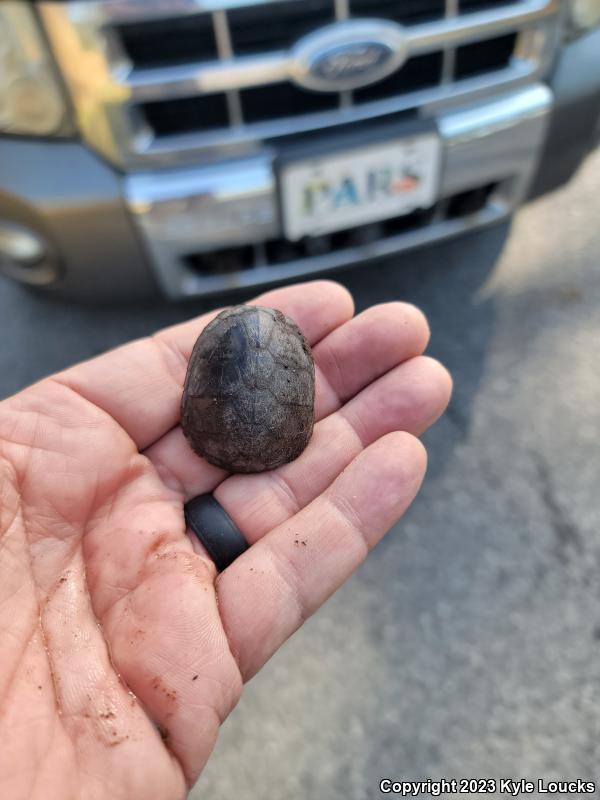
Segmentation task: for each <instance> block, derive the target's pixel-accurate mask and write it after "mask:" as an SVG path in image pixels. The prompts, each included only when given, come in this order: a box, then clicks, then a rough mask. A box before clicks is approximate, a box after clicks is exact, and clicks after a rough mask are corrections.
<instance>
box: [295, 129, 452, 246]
mask: <svg viewBox="0 0 600 800" xmlns="http://www.w3.org/2000/svg"><path fill="white" fill-rule="evenodd" d="M440 160H441V143H440V140H439V138H438V137H437V136H436V135H435V134H433V133H431V134H421V135H420V136H414V137H411V138H403V139H398V140H395V141H387V142H385V143H384V144H378V145H370V146H367V147H361V148H357V149H354V150H347V151H344V152H341V153H335V154H333V155H329V156H321V157H318V158H312V159H309V160H305V161H297V162H292V163H290V164H286V165H284V166H283V168H282V170H281V173H280V175H281V178H280V179H281V195H282V200H283V222H284V232H285V236H286V237H287V238H288V239H289V240H291V241H298V239H302V238H303V237H305V236H318V235H320V234H324V233H332V232H333V231H339V230H344V229H345V228H353V227H356V226H357V225H365V224H367V223H369V222H377V221H378V220H384V219H390V218H391V217H398V216H401V215H404V214H410V213H411V212H412V211H415V210H417V209H419V208H428V207H430V206H432V205H433V204H434V203H435V201H436V199H437V191H438V181H439V173H440Z"/></svg>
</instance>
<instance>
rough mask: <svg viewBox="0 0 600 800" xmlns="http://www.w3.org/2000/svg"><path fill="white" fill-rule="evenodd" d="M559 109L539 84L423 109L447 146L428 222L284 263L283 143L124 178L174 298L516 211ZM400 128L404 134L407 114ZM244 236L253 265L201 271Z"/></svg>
mask: <svg viewBox="0 0 600 800" xmlns="http://www.w3.org/2000/svg"><path fill="white" fill-rule="evenodd" d="M552 108H553V95H552V92H551V90H550V89H549V88H548V87H547V86H546V85H544V84H541V83H539V84H535V85H532V86H529V87H527V88H523V89H519V90H513V91H512V92H510V93H508V94H505V95H502V96H499V97H495V98H494V99H492V100H488V101H487V102H485V101H482V100H479V101H478V102H476V103H473V104H472V105H469V106H464V107H460V108H458V109H457V108H453V109H452V110H451V111H443V110H442V111H439V110H438V111H437V113H436V109H427V108H424V109H422V116H423V117H426V118H429V119H430V120H433V121H434V123H435V125H436V127H437V130H438V131H439V136H440V138H441V140H442V142H443V152H444V156H443V169H442V175H441V179H440V187H439V195H438V197H439V202H438V204H437V205H436V207H435V209H434V210H433V211H432V214H431V216H430V218H429V219H428V220H427V224H425V225H419V226H418V228H415V229H414V230H406V231H404V232H402V233H398V234H396V235H390V236H384V237H381V238H375V239H374V240H369V241H365V242H363V243H361V244H355V245H353V246H351V247H342V248H331V249H330V250H329V251H328V252H322V253H321V254H319V255H312V256H309V257H303V258H295V259H292V260H290V261H287V262H285V263H281V262H277V263H276V264H273V263H269V260H268V257H267V256H266V255H265V247H264V245H265V243H266V242H269V241H271V240H277V239H279V238H280V237H281V236H282V230H281V219H280V214H279V202H278V186H277V180H276V173H275V168H274V163H275V159H276V157H277V152H276V151H275V150H274V149H269V148H265V149H262V150H261V151H260V152H257V153H256V154H255V155H252V156H250V157H245V158H241V159H232V160H229V161H222V162H219V163H213V164H210V165H207V166H202V167H193V168H190V167H186V168H183V169H172V170H160V171H153V172H148V173H137V174H131V175H129V176H126V177H125V178H124V194H125V198H126V203H127V205H128V208H129V210H130V211H131V213H132V215H133V217H134V220H135V222H136V225H137V228H138V230H139V232H140V234H141V237H142V239H143V242H144V245H145V249H146V251H147V252H148V254H149V255H150V258H151V262H152V265H153V267H154V270H155V273H156V277H157V279H158V282H159V284H160V285H161V287H162V288H163V290H164V291H165V292H166V294H167V295H168V296H169V297H171V298H173V299H181V298H185V297H193V296H197V295H207V294H211V293H216V292H221V291H224V290H227V289H232V288H240V287H250V286H258V285H261V284H267V283H272V282H275V281H283V280H289V279H294V278H300V277H303V276H307V275H311V274H313V273H317V272H322V271H327V270H333V269H337V268H341V267H344V266H348V265H351V264H356V263H359V262H362V261H365V260H368V259H372V258H378V257H381V256H388V255H391V254H393V253H397V252H401V251H405V250H408V249H410V248H413V247H416V246H418V245H421V244H425V243H428V242H434V241H439V240H441V239H445V238H448V237H450V236H453V235H455V234H458V233H461V232H463V231H467V230H471V229H474V228H478V227H481V226H483V225H486V224H489V223H491V222H494V221H497V220H500V219H502V218H503V217H506V216H507V215H509V214H510V213H511V212H512V211H513V210H514V209H515V208H516V207H517V206H518V205H519V204H520V203H521V202H522V201H523V199H524V198H525V197H526V195H527V192H528V189H529V186H530V184H531V181H532V178H533V175H534V173H535V170H536V168H537V165H538V162H539V158H540V154H541V153H542V151H543V145H544V141H545V137H546V132H547V128H548V122H549V120H550V117H551V113H552ZM394 135H395V136H399V135H402V122H400V123H398V129H397V132H395V133H394ZM482 187H490V192H489V195H488V196H487V199H486V202H485V203H484V204H483V205H482V207H480V208H478V209H477V210H476V211H473V212H467V213H465V214H461V215H456V214H450V213H448V210H449V207H450V206H451V202H452V200H451V199H452V198H455V197H457V196H458V195H460V194H461V193H464V192H467V191H471V190H479V189H481V188H482ZM236 245H239V246H247V245H249V246H253V247H254V249H255V251H256V261H255V264H254V266H253V267H252V268H251V269H244V270H240V271H236V272H232V273H226V274H201V273H199V272H198V271H197V270H196V269H195V268H194V267H193V262H192V261H191V260H190V257H191V256H198V255H199V254H200V255H201V254H202V253H208V252H211V251H215V250H217V251H218V250H222V249H226V248H232V247H235V246H236Z"/></svg>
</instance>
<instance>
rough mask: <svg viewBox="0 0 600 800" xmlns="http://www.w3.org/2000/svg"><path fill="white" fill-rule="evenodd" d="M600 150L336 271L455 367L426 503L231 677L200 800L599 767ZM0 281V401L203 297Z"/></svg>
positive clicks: (569, 774)
mask: <svg viewBox="0 0 600 800" xmlns="http://www.w3.org/2000/svg"><path fill="white" fill-rule="evenodd" d="M599 220H600V153H599V154H598V155H596V156H594V157H593V158H591V159H590V160H589V161H588V163H587V165H586V166H585V168H584V169H583V171H582V172H581V173H580V174H579V176H578V177H577V178H576V180H575V181H574V182H572V183H571V184H570V185H569V186H568V187H567V188H565V189H563V190H561V191H560V192H558V193H556V194H554V195H551V196H549V197H546V198H542V199H541V200H539V201H537V202H536V203H534V204H532V205H530V206H528V207H527V208H525V209H524V210H522V211H521V212H520V213H519V215H518V216H517V218H516V219H515V220H514V222H513V223H512V225H511V226H509V225H501V226H496V227H494V228H491V229H489V230H486V231H482V232H479V233H477V234H473V235H470V236H468V237H465V238H463V239H461V240H456V241H453V242H451V243H448V244H444V245H440V246H437V247H434V248H430V249H428V250H425V251H420V252H417V253H413V254H409V255H407V256H405V257H403V258H401V259H396V260H395V261H393V262H386V263H381V264H377V265H371V266H367V267H365V268H363V269H360V270H354V271H352V272H346V273H342V274H341V275H339V276H338V277H339V279H340V280H341V281H342V282H343V283H344V284H345V285H347V286H348V287H349V288H350V289H351V290H352V292H353V293H354V295H355V297H356V300H357V304H358V306H359V308H365V307H367V306H369V305H372V304H374V303H379V302H383V301H387V300H392V299H404V300H409V301H411V302H414V303H417V304H418V305H420V306H421V307H422V308H423V309H424V310H425V311H426V312H427V314H428V316H429V319H430V322H431V327H432V332H433V337H432V343H431V350H430V351H431V353H432V354H433V355H435V356H437V357H438V358H440V359H441V360H442V361H443V362H444V363H445V364H446V365H447V366H448V367H449V369H450V370H451V372H452V373H453V376H454V379H455V384H456V391H455V395H454V399H453V401H452V405H451V408H450V411H449V413H448V414H447V415H446V416H445V417H444V418H443V420H442V421H441V422H439V423H438V424H437V425H436V427H435V428H434V429H433V430H432V431H431V432H430V433H429V434H428V435H427V436H426V444H427V446H428V449H429V453H430V471H429V476H428V478H427V481H426V483H425V486H424V489H423V492H422V494H421V495H420V498H419V499H418V501H417V502H416V503H415V505H414V507H413V509H412V510H411V511H410V512H409V514H408V515H407V517H406V518H405V519H404V520H403V522H402V523H401V524H400V525H399V526H398V527H397V529H396V530H394V531H393V532H392V533H391V534H390V535H389V536H388V537H387V539H386V540H385V541H384V542H383V543H382V544H381V545H380V546H379V547H378V548H377V549H376V550H375V552H374V553H373V554H372V555H371V557H370V559H369V560H368V562H367V563H366V564H365V565H364V566H363V567H362V568H361V569H360V570H359V572H358V573H357V574H356V575H355V576H354V578H352V580H350V581H349V582H348V584H347V585H346V586H345V587H344V588H343V589H342V590H341V591H340V592H339V593H338V594H337V595H336V596H335V597H334V598H333V599H332V600H331V601H330V602H329V603H328V604H327V606H326V607H325V608H324V609H323V610H322V611H321V612H320V613H319V614H317V615H316V616H315V617H314V618H313V619H312V620H310V621H309V622H308V623H307V624H306V626H305V627H304V629H303V630H302V631H301V632H300V633H299V634H298V635H296V636H295V637H294V638H293V640H291V641H290V642H289V643H288V644H287V645H286V646H285V647H284V648H283V649H282V650H281V651H280V653H279V654H278V655H277V656H276V657H275V658H274V659H273V660H272V662H271V663H270V664H269V665H268V666H267V667H266V668H265V669H264V670H263V672H262V673H261V674H260V676H258V677H257V678H256V679H254V680H253V681H252V682H251V684H250V685H249V686H248V687H247V689H246V692H245V695H244V697H243V699H242V702H241V703H240V705H239V707H238V708H237V709H236V711H235V712H234V713H233V715H232V716H231V718H230V719H229V721H228V722H227V723H226V724H225V726H224V728H223V731H222V736H221V738H220V741H219V743H218V745H217V748H216V751H215V753H214V756H213V758H212V760H211V762H210V764H209V766H208V768H207V770H206V771H205V773H204V775H203V777H202V778H201V780H200V782H199V784H198V786H197V788H196V790H195V791H194V793H193V797H194V798H198V800H199V799H200V798H208V797H210V798H211V800H233V799H234V798H236V800H238V799H239V800H264V799H265V798H277V800H312V798H314V799H315V800H342V799H343V800H369V799H370V798H377V797H380V796H381V795H380V794H379V790H378V785H379V781H380V779H381V778H385V777H389V778H392V779H398V780H400V779H405V780H407V779H411V780H417V779H426V778H432V779H438V778H442V777H445V778H465V777H474V778H484V777H490V778H491V777H496V778H500V777H504V778H507V777H511V778H533V779H535V778H544V779H546V780H554V779H566V778H583V779H587V780H599V779H600V774H599V772H598V769H599V764H600V579H599V567H600V491H599V484H600V457H599V448H598V442H599V441H600V360H599V353H600V256H599V253H600V224H599ZM207 305H208V304H199V305H198V306H197V307H189V306H186V307H183V308H181V307H180V308H177V307H169V306H163V307H159V308H156V307H154V308H149V307H146V308H136V309H127V310H126V309H113V310H106V309H103V310H91V309H86V308H77V307H73V306H69V305H66V304H62V303H59V302H57V301H49V300H46V299H44V298H43V297H41V296H38V295H35V294H30V293H27V292H25V291H23V290H21V289H20V288H18V287H16V286H13V285H12V284H9V283H8V282H5V281H2V282H0V332H1V334H2V341H3V347H2V349H1V351H0V397H3V396H6V395H8V394H9V393H11V392H13V391H15V390H17V389H19V388H20V387H22V386H24V385H26V384H27V383H29V382H31V381H32V380H35V379H36V378H38V377H39V376H41V375H44V374H47V373H49V372H52V371H55V370H56V369H59V368H60V367H62V366H64V365H67V364H70V363H72V362H74V361H76V360H78V359H81V358H85V357H88V356H90V355H93V354H95V353H97V352H100V351H102V350H104V349H106V348H108V347H111V346H114V345H116V344H118V343H120V342H121V341H125V340H127V339H129V338H131V337H133V336H138V335H142V334H145V333H147V332H150V331H152V330H154V329H156V328H157V327H160V326H162V325H165V324H169V323H171V322H174V321H177V320H179V319H183V318H185V317H188V316H190V314H192V313H194V311H195V310H202V308H205V307H207Z"/></svg>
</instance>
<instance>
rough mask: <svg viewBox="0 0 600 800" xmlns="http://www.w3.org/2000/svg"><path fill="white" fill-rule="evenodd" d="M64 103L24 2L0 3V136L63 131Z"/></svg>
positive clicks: (47, 55) (55, 76)
mask: <svg viewBox="0 0 600 800" xmlns="http://www.w3.org/2000/svg"><path fill="white" fill-rule="evenodd" d="M66 121H67V112H66V105H65V99H64V96H63V93H62V91H61V88H60V85H59V83H58V78H57V75H56V72H55V68H54V64H53V63H52V57H51V55H50V53H49V51H48V48H47V46H46V43H45V41H44V38H43V36H42V34H41V32H40V29H39V27H38V24H37V20H36V18H35V13H34V11H33V10H32V9H31V7H29V5H28V4H27V3H23V2H20V1H19V0H3V2H1V3H0V133H14V134H31V135H35V136H49V135H51V134H57V133H63V132H66V130H65V126H66Z"/></svg>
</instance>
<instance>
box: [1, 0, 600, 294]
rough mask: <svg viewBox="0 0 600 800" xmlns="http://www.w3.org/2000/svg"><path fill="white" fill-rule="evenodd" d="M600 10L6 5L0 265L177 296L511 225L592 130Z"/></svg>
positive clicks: (193, 2)
mask: <svg viewBox="0 0 600 800" xmlns="http://www.w3.org/2000/svg"><path fill="white" fill-rule="evenodd" d="M599 24H600V0H571V1H570V2H565V0H513V1H512V2H511V0H263V2H256V0H38V2H25V0H4V1H3V2H0V133H1V134H4V135H0V268H2V270H3V271H4V272H5V273H7V274H8V275H10V276H12V277H13V278H16V279H17V280H21V281H24V282H26V283H29V284H34V285H38V286H42V285H43V286H45V287H47V288H48V289H50V290H53V291H56V292H60V293H62V294H66V295H71V296H78V297H91V298H94V297H98V298H100V297H109V296H115V295H122V296H130V297H131V296H134V295H135V296H138V297H139V296H140V295H148V294H151V293H155V292H156V291H157V290H162V292H164V293H165V294H166V295H168V296H169V297H171V298H174V299H182V298H186V297H194V296H199V295H206V294H210V293H214V292H221V291H223V290H226V289H229V288H234V287H250V286H255V285H263V284H269V283H273V282H276V281H282V280H288V279H292V278H299V277H303V276H307V275H312V274H314V273H317V272H322V271H329V270H333V269H336V268H339V267H343V266H347V265H351V264H362V263H364V262H365V261H367V260H372V259H374V258H378V257H381V256H389V255H391V254H394V253H398V252H401V251H405V250H407V249H409V248H412V247H415V246H419V245H423V244H427V243H429V242H434V241H438V240H441V239H445V238H447V237H450V236H454V235H456V234H459V233H461V232H463V231H468V230H472V229H475V228H479V227H481V226H484V225H487V224H490V223H493V222H495V221H497V220H501V219H503V218H506V217H507V216H508V215H510V214H511V213H512V212H513V211H514V210H515V209H516V208H517V206H518V205H519V204H521V203H522V202H523V201H524V200H525V199H527V198H528V197H530V196H532V195H535V194H539V193H541V192H543V191H547V190H549V189H552V188H554V187H556V186H558V185H560V184H561V183H563V182H564V181H566V180H567V179H568V178H569V177H570V176H571V175H572V174H573V173H574V171H575V170H576V168H577V167H578V166H579V164H580V163H581V161H582V160H583V158H584V156H585V154H586V153H587V152H589V150H590V149H591V148H592V146H593V145H594V144H595V143H597V141H598V135H599V132H600V126H599V120H600V27H599Z"/></svg>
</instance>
